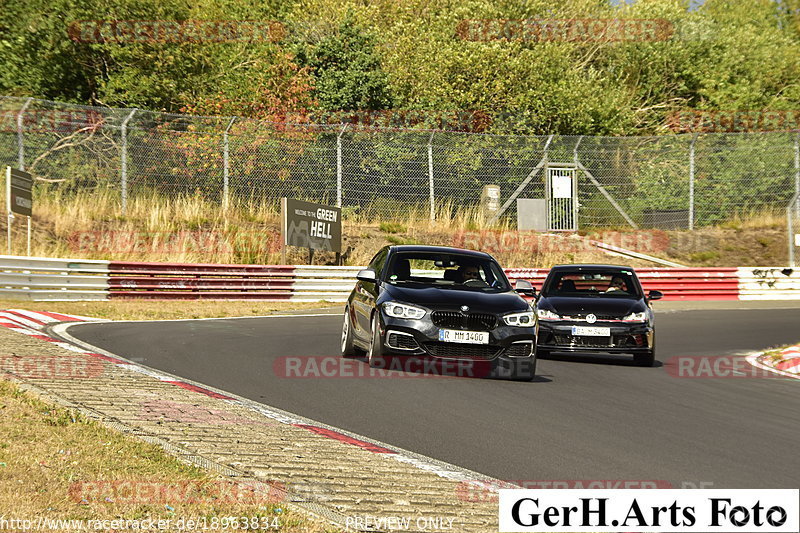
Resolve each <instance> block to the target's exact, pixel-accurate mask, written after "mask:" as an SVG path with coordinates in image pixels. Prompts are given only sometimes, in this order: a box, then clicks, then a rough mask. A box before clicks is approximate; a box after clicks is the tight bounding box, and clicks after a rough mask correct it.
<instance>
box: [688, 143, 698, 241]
mask: <svg viewBox="0 0 800 533" xmlns="http://www.w3.org/2000/svg"><path fill="white" fill-rule="evenodd" d="M696 141H697V134H696V133H695V134H694V136H693V137H692V143H691V144H690V145H689V230H690V231H691V230H693V229H694V143H695V142H696Z"/></svg>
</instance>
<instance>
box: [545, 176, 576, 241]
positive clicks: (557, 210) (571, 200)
mask: <svg viewBox="0 0 800 533" xmlns="http://www.w3.org/2000/svg"><path fill="white" fill-rule="evenodd" d="M545 179H546V184H545V185H546V186H545V191H546V192H547V228H548V230H550V231H577V230H578V182H577V179H578V177H577V173H576V171H575V167H572V166H566V165H563V166H551V165H548V166H547V168H546V173H545Z"/></svg>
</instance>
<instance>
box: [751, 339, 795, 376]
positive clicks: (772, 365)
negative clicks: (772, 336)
mask: <svg viewBox="0 0 800 533" xmlns="http://www.w3.org/2000/svg"><path fill="white" fill-rule="evenodd" d="M778 355H779V358H776V357H775V356H774V355H765V354H764V353H757V354H753V355H751V356H748V358H747V361H748V362H749V363H750V364H751V365H753V366H755V367H757V368H761V369H763V370H767V371H769V372H774V373H775V374H779V375H781V376H784V377H788V378H794V379H800V345H796V346H790V347H788V348H786V349H784V350H783V351H781V352H780V353H779V354H778Z"/></svg>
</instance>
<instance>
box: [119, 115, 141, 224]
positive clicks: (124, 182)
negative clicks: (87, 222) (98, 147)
mask: <svg viewBox="0 0 800 533" xmlns="http://www.w3.org/2000/svg"><path fill="white" fill-rule="evenodd" d="M138 110H139V109H137V108H134V109H133V110H132V111H131V112H130V114H129V115H128V116H127V117H125V120H123V121H122V128H121V133H122V148H121V152H120V158H121V160H122V161H121V181H120V188H121V189H122V214H123V215H124V214H125V211H126V210H127V208H128V121H129V120H130V119H132V118H133V115H134V114H135V113H136V112H137V111H138Z"/></svg>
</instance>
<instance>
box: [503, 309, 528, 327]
mask: <svg viewBox="0 0 800 533" xmlns="http://www.w3.org/2000/svg"><path fill="white" fill-rule="evenodd" d="M503 322H505V323H506V325H507V326H516V327H520V328H531V327H533V325H534V321H533V311H525V312H522V313H511V314H509V315H503Z"/></svg>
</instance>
